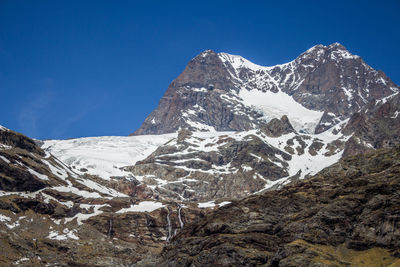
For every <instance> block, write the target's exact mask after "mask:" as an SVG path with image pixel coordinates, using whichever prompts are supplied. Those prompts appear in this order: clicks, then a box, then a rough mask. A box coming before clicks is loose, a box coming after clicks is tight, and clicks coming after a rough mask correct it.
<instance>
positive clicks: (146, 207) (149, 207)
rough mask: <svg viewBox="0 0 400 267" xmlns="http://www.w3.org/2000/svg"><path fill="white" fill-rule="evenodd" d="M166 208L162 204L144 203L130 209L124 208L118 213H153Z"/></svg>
mask: <svg viewBox="0 0 400 267" xmlns="http://www.w3.org/2000/svg"><path fill="white" fill-rule="evenodd" d="M162 207H165V206H164V205H163V204H162V203H161V202H155V201H142V202H140V203H139V204H137V205H131V206H130V207H129V208H123V209H120V210H119V211H117V213H125V212H152V211H154V210H156V209H159V208H162Z"/></svg>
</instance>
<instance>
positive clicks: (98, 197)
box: [0, 126, 209, 266]
mask: <svg viewBox="0 0 400 267" xmlns="http://www.w3.org/2000/svg"><path fill="white" fill-rule="evenodd" d="M106 139H107V138H105V139H103V141H104V140H106ZM133 139H135V138H133ZM137 139H143V138H136V139H135V140H136V142H138V140H137ZM108 140H109V139H108ZM121 140H122V139H121ZM121 140H120V141H121ZM86 141H87V140H86ZM122 141H123V140H122ZM147 142H148V140H147ZM89 143H90V142H89ZM134 143H135V142H134ZM91 144H93V143H91ZM95 144H97V143H96V142H95ZM145 144H146V142H143V143H142V146H139V147H137V149H138V150H141V149H142V148H143V146H144V145H145ZM150 144H154V143H152V142H150ZM53 145H54V144H53ZM60 145H62V147H63V148H66V145H71V144H70V143H68V142H67V143H66V144H65V143H61V144H60ZM108 145H109V144H108ZM103 148H104V147H103ZM126 149H127V150H130V149H132V148H126ZM144 150H145V149H144ZM103 153H104V150H103ZM91 159H93V158H91ZM114 160H115V159H114ZM97 163H98V162H97ZM77 166H78V165H77ZM108 167H109V166H106V168H105V170H102V171H104V172H101V173H105V171H107V170H109V168H108ZM114 184H117V185H118V186H114ZM116 189H117V190H116ZM123 192H124V193H123ZM125 193H127V194H128V195H127V194H125ZM207 210H209V208H208V209H207V208H200V207H197V204H196V203H193V204H192V203H182V202H179V203H176V202H166V201H161V200H157V199H155V198H152V195H151V194H149V195H147V194H146V192H145V188H143V186H140V185H137V184H136V183H135V182H134V181H130V180H129V179H122V178H120V180H117V181H114V180H112V179H110V177H108V180H104V179H101V178H99V177H96V176H95V175H89V174H86V173H85V174H84V175H79V174H78V173H76V172H74V171H73V170H72V169H70V168H69V167H67V165H65V164H64V163H62V162H61V161H60V160H58V159H57V158H56V157H54V156H53V155H52V154H50V153H49V152H48V151H44V150H42V149H41V148H40V147H39V146H38V145H37V144H36V143H35V142H34V141H33V140H32V139H30V138H28V137H26V136H23V135H22V134H19V133H16V132H13V131H11V130H9V129H6V128H4V127H1V126H0V244H1V245H0V247H1V250H2V254H1V256H0V265H1V266H131V265H132V264H133V263H135V262H137V261H139V260H141V259H142V258H143V257H144V256H145V255H146V253H147V252H149V251H151V252H152V253H159V252H160V251H161V249H162V247H163V245H164V244H165V242H167V241H169V239H170V238H171V237H172V236H173V235H174V234H175V233H176V232H177V231H178V230H179V229H181V227H183V226H184V225H185V224H186V223H188V222H190V221H192V220H195V219H197V218H199V217H202V216H204V213H205V212H207Z"/></svg>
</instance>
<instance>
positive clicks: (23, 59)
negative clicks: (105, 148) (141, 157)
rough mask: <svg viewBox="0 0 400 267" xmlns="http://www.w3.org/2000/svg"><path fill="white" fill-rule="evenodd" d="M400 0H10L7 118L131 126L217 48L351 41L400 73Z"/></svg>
mask: <svg viewBox="0 0 400 267" xmlns="http://www.w3.org/2000/svg"><path fill="white" fill-rule="evenodd" d="M399 11H400V1H243V0H241V1H111V0H110V1H14V0H10V1H6V0H0V125H4V126H6V127H8V128H11V129H13V130H15V131H19V132H22V133H24V134H26V135H28V136H30V137H34V138H38V139H49V138H57V139H65V138H73V137H82V136H99V135H128V134H129V133H131V132H133V131H134V130H136V129H137V128H138V127H139V126H140V124H141V123H142V122H143V120H144V119H145V117H146V116H147V115H148V114H149V113H150V112H151V111H152V110H153V109H154V108H156V106H157V104H158V101H159V99H160V98H161V96H162V95H163V93H164V91H165V90H166V89H167V87H168V85H169V83H170V82H171V81H172V80H173V79H174V78H176V77H177V76H178V75H179V74H180V73H181V72H182V71H183V69H184V68H185V65H186V63H187V62H188V61H189V60H190V59H191V58H193V57H195V56H196V55H197V54H198V53H200V52H201V51H203V50H206V49H213V50H215V51H217V52H222V51H223V52H227V53H231V54H239V55H242V56H243V57H245V58H247V59H249V60H251V61H253V62H255V63H257V64H260V65H266V66H268V65H275V64H280V63H284V62H287V61H290V60H292V59H294V58H295V57H296V56H298V55H299V54H300V53H302V52H304V51H305V50H307V49H308V48H310V47H311V46H313V45H315V44H324V45H328V44H330V43H333V42H340V43H342V44H343V45H344V46H346V47H347V49H348V50H349V51H350V52H352V53H354V54H357V55H360V56H361V57H363V58H364V60H365V61H366V62H367V63H368V64H369V65H371V66H372V67H374V68H376V69H381V70H383V71H384V72H385V73H386V74H387V75H388V76H389V77H391V79H392V80H393V81H394V82H395V83H397V84H399V83H400V68H399V64H398V60H399V59H400V49H399V43H400V22H399V18H398V14H399Z"/></svg>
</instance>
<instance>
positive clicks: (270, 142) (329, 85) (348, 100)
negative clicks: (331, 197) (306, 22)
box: [42, 43, 400, 201]
mask: <svg viewBox="0 0 400 267" xmlns="http://www.w3.org/2000/svg"><path fill="white" fill-rule="evenodd" d="M398 91H399V87H398V86H397V85H395V84H394V83H393V82H392V81H391V80H390V79H389V78H388V77H386V76H385V74H384V73H383V72H380V71H375V70H373V69H372V68H371V67H369V66H368V65H367V64H366V63H365V62H364V61H363V60H362V59H361V58H360V57H359V56H356V55H352V54H351V53H350V52H349V51H347V50H346V49H345V48H344V47H343V46H342V45H340V44H338V43H334V44H332V45H329V46H323V45H317V46H314V47H312V48H310V49H309V50H307V51H306V52H304V53H303V54H301V55H300V56H299V57H297V58H296V59H295V60H293V61H291V62H289V63H286V64H281V65H276V66H272V67H264V66H259V65H256V64H254V63H252V62H250V61H248V60H246V59H244V58H243V57H241V56H235V55H230V54H227V53H218V54H217V53H215V52H213V51H211V50H207V51H204V52H203V53H201V54H200V55H198V56H197V57H195V58H194V59H193V60H191V61H190V62H189V64H188V66H187V67H186V69H185V71H184V72H183V73H182V74H181V75H180V76H179V77H178V78H177V79H176V80H175V81H173V82H172V83H171V85H170V86H169V87H168V90H167V91H166V93H165V95H164V96H163V98H162V99H161V100H160V103H159V106H158V108H157V109H156V110H154V111H153V112H152V113H151V114H150V116H149V117H148V118H147V119H146V120H145V122H144V123H143V125H142V126H141V128H140V129H139V130H138V131H136V132H135V134H139V135H137V136H131V137H95V138H79V139H73V140H64V141H62V140H59V141H57V140H53V141H45V143H44V145H43V146H42V148H44V149H45V150H46V151H49V152H51V153H52V154H54V155H56V156H57V157H58V158H60V159H61V160H62V161H63V162H64V163H65V164H67V165H68V166H71V167H72V169H73V170H74V171H75V172H77V173H79V174H81V175H83V174H89V175H97V176H99V177H100V178H102V179H103V180H111V181H113V180H115V179H118V178H121V179H128V180H130V181H134V182H135V183H136V184H140V185H143V186H145V187H146V188H147V189H148V190H149V191H150V192H151V193H149V191H148V192H147V193H146V195H154V196H159V197H161V198H165V199H174V200H176V201H181V200H191V201H212V200H216V199H220V198H239V197H244V196H246V195H248V194H253V193H256V192H260V191H262V190H266V189H271V188H276V187H279V186H282V185H284V184H286V183H288V182H290V181H293V180H295V179H302V178H305V177H307V176H310V175H314V174H316V173H317V172H319V171H320V170H322V169H323V168H325V167H327V166H329V165H331V164H333V163H335V162H337V161H338V160H339V159H340V158H341V157H342V156H343V155H345V156H348V155H353V154H356V153H359V152H364V151H366V150H368V149H373V148H380V147H385V146H386V145H385V144H386V143H387V142H392V143H393V144H395V143H398V142H399V140H398V138H397V139H396V136H397V133H398V132H399V131H400V130H399V129H398V127H397V128H396V127H395V129H393V125H399V123H397V121H398V118H397V115H398V112H399V110H400V107H399V105H398V101H397V102H396V101H395V100H396V99H397V98H398ZM388 105H390V108H387V107H386V106H388ZM382 110H390V111H387V112H386V113H387V114H386V113H385V114H386V115H384V116H383V115H379V114H382V112H383V111H382ZM396 112H397V113H396ZM396 114H397V115H396ZM360 116H361V117H360ZM372 118H375V119H373V120H372ZM371 122H373V123H371ZM376 125H381V126H382V127H384V128H387V129H392V130H391V131H390V134H389V133H387V132H388V131H379V130H378V131H376V130H374V129H376ZM178 129H182V130H181V131H180V132H179V134H178V135H177V134H176V132H177V131H178ZM184 129H186V130H184ZM360 129H368V131H366V130H363V131H361V130H360ZM238 130H239V131H241V132H235V131H238ZM168 132H172V133H171V134H165V133H168ZM149 133H152V134H160V133H164V134H161V135H149V136H148V135H142V134H149ZM371 133H373V134H371ZM385 133H386V134H385ZM384 134H385V136H384Z"/></svg>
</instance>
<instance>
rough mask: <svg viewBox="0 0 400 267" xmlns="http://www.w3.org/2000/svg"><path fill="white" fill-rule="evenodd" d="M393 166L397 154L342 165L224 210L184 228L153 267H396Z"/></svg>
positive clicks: (398, 177) (397, 186) (399, 213)
mask: <svg viewBox="0 0 400 267" xmlns="http://www.w3.org/2000/svg"><path fill="white" fill-rule="evenodd" d="M399 159H400V147H395V148H393V149H382V150H377V151H373V152H370V153H366V154H363V155H358V156H356V157H349V158H346V159H344V160H341V161H340V162H338V163H337V164H334V165H333V166H331V167H329V168H326V169H325V170H323V171H322V172H320V173H319V174H317V175H316V176H314V177H312V178H311V179H307V180H305V181H302V182H299V183H297V184H293V185H289V186H286V187H285V188H283V189H280V190H276V191H270V192H266V193H265V194H263V195H255V196H251V197H248V198H246V199H243V200H240V201H236V202H234V203H232V204H230V205H227V206H224V207H222V208H220V209H219V210H216V211H214V212H212V213H210V214H208V215H207V216H206V217H205V218H203V219H202V220H200V221H198V222H196V223H194V224H192V225H190V226H188V227H185V228H184V229H183V230H182V231H181V232H180V233H179V234H178V235H177V236H175V237H174V238H173V240H172V242H171V245H169V246H167V247H166V248H165V250H164V251H163V253H162V259H161V263H159V264H161V265H165V266H232V265H240V266H256V265H257V266H258V265H261V266H348V265H351V266H353V265H354V266H358V265H357V264H359V266H380V265H381V266H397V265H398V264H400V257H399V255H400V243H399V240H400V230H399V229H400V228H399V224H400V209H399V207H400V198H399V192H400V161H399ZM227 218H229V219H227ZM390 264H393V265H390Z"/></svg>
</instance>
